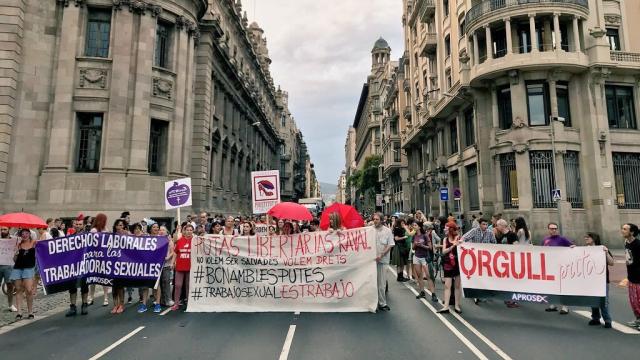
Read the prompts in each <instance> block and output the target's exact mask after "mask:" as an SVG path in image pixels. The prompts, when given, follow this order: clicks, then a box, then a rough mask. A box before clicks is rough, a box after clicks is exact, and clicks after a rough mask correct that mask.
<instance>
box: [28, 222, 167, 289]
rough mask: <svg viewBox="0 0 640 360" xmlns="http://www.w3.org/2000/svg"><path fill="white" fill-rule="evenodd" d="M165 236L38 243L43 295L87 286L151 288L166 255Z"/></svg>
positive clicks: (93, 236)
mask: <svg viewBox="0 0 640 360" xmlns="http://www.w3.org/2000/svg"><path fill="white" fill-rule="evenodd" d="M167 247H168V238H167V237H166V236H134V235H118V234H112V233H81V234H74V235H70V236H66V237H61V238H56V239H50V240H42V241H39V242H38V243H37V244H36V256H37V259H38V266H39V269H40V276H41V278H42V283H43V284H44V286H45V289H46V291H47V293H53V292H58V291H63V290H67V289H69V288H70V287H73V286H76V285H78V283H79V282H80V280H82V279H86V281H87V283H89V284H101V285H106V286H139V287H153V285H154V284H155V282H156V280H157V279H158V277H159V276H160V274H161V272H162V266H163V264H164V259H165V257H166V255H167Z"/></svg>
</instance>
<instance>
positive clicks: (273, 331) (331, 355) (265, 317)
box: [0, 272, 640, 360]
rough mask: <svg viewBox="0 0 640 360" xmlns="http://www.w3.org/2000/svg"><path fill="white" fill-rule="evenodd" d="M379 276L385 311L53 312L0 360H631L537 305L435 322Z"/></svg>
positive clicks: (618, 339)
mask: <svg viewBox="0 0 640 360" xmlns="http://www.w3.org/2000/svg"><path fill="white" fill-rule="evenodd" d="M388 275H389V276H388V278H389V305H390V306H391V311H390V312H383V313H378V314H370V313H355V314H342V313H334V314H318V313H315V314H314V313H302V314H292V313H253V314H237V313H220V314H192V313H182V312H169V313H166V315H163V316H159V315H158V314H153V313H151V312H148V313H145V314H138V313H136V311H135V308H136V307H135V306H133V305H130V306H129V307H128V308H127V311H125V313H124V314H122V315H117V316H114V315H111V314H109V309H108V308H104V307H101V306H99V305H94V306H92V307H91V308H90V314H89V315H87V316H80V315H78V316H76V317H75V318H71V319H67V318H65V317H64V313H59V314H56V315H53V316H50V317H47V318H44V319H41V320H38V321H35V322H32V323H28V324H26V325H24V326H22V327H19V328H16V329H14V330H11V331H9V332H6V333H4V334H1V335H0V358H2V359H65V360H66V359H69V360H73V359H85V360H86V359H92V358H93V359H97V358H100V359H154V360H155V359H225V360H232V359H238V360H251V359H284V358H288V359H305V360H306V359H332V360H335V359H366V360H374V359H394V360H395V359H421V358H428V359H478V358H479V359H576V358H580V359H603V358H611V356H612V355H613V356H615V358H618V359H632V358H637V353H638V349H640V348H639V347H638V341H639V340H640V333H637V334H626V333H623V332H621V331H620V330H617V329H615V328H614V329H608V330H607V329H604V328H602V327H592V326H587V322H588V320H589V319H588V318H586V317H583V316H581V315H580V314H578V313H576V312H575V311H572V312H571V314H569V315H559V313H557V312H556V313H546V312H545V311H544V306H542V305H533V304H522V306H521V307H520V308H518V309H508V308H506V307H505V305H504V304H503V303H502V302H501V301H491V300H488V301H487V302H484V303H481V304H480V306H476V305H474V304H473V302H472V301H470V300H466V299H465V300H464V302H463V304H462V305H463V306H462V307H463V314H462V316H460V315H457V314H453V313H452V314H448V315H436V314H435V313H434V311H435V310H436V309H437V308H439V305H438V304H435V303H433V302H431V301H430V300H426V301H418V300H416V299H415V292H414V290H413V289H411V285H410V284H408V283H406V285H405V284H401V283H398V282H396V281H395V277H394V275H393V274H392V273H391V272H389V274H388ZM611 285H612V286H611V308H612V311H611V312H612V316H613V319H614V321H617V322H619V323H625V322H627V321H628V320H630V319H631V318H632V313H631V311H630V309H629V306H628V303H627V298H626V289H624V288H619V287H617V286H615V284H611ZM438 287H439V290H438V295H439V296H440V295H441V294H442V291H441V288H442V286H441V284H440V283H439V284H438ZM100 303H101V300H99V299H97V300H96V304H100ZM571 310H588V309H571ZM23 321H24V322H25V323H27V320H23ZM618 328H619V329H624V330H626V329H628V328H626V327H625V326H624V325H620V326H619V327H618ZM106 350H108V351H106ZM96 355H99V357H96Z"/></svg>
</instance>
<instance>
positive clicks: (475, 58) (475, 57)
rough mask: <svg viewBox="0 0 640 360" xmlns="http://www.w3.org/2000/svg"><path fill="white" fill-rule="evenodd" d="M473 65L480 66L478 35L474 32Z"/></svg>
mask: <svg viewBox="0 0 640 360" xmlns="http://www.w3.org/2000/svg"><path fill="white" fill-rule="evenodd" d="M473 64H474V65H478V64H480V54H479V50H478V34H477V32H475V31H474V32H473Z"/></svg>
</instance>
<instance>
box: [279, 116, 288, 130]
mask: <svg viewBox="0 0 640 360" xmlns="http://www.w3.org/2000/svg"><path fill="white" fill-rule="evenodd" d="M280 126H282V127H283V128H284V127H287V117H286V116H285V115H284V114H282V117H281V118H280Z"/></svg>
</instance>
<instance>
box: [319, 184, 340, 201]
mask: <svg viewBox="0 0 640 360" xmlns="http://www.w3.org/2000/svg"><path fill="white" fill-rule="evenodd" d="M320 191H321V192H322V195H323V197H324V196H331V195H335V194H336V192H338V185H335V184H329V183H325V182H322V181H321V182H320Z"/></svg>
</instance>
